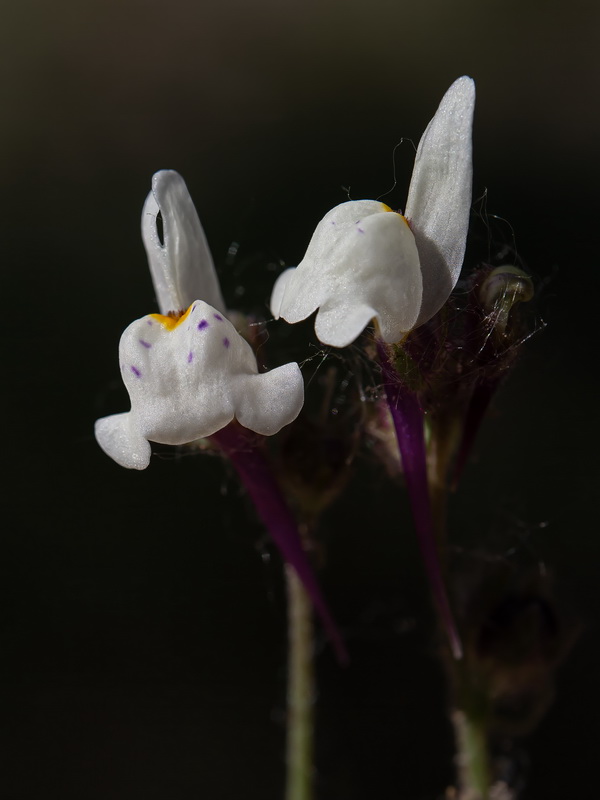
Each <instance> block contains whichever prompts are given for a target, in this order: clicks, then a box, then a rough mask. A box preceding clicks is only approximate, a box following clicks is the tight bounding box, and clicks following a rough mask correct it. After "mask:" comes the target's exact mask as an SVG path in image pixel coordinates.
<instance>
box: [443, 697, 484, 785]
mask: <svg viewBox="0 0 600 800" xmlns="http://www.w3.org/2000/svg"><path fill="white" fill-rule="evenodd" d="M452 724H453V725H454V732H455V736H456V746H457V753H456V765H457V769H458V785H459V795H458V797H459V800H488V797H489V789H490V783H491V775H490V763H489V755H488V738H487V731H486V724H485V716H482V715H478V714H470V713H469V712H468V711H465V710H463V709H456V710H455V711H454V712H453V713H452Z"/></svg>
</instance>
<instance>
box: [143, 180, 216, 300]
mask: <svg viewBox="0 0 600 800" xmlns="http://www.w3.org/2000/svg"><path fill="white" fill-rule="evenodd" d="M159 213H160V215H161V217H162V228H163V236H162V239H163V241H162V242H161V240H160V237H159V234H158V227H157V216H158V214H159ZM142 239H143V241H144V247H145V248H146V253H147V255H148V265H149V267H150V274H151V276H152V282H153V284H154V290H155V291H156V298H157V300H158V306H159V308H160V311H161V314H168V313H169V311H180V310H182V309H186V308H189V306H190V305H191V304H192V303H193V302H194V300H197V299H198V298H202V299H203V300H204V301H205V302H206V303H208V304H209V305H211V306H213V307H214V308H216V309H217V310H218V311H220V312H221V313H225V302H224V300H223V295H222V294H221V287H220V286H219V279H218V278H217V273H216V272H215V267H214V263H213V260H212V256H211V254H210V250H209V247H208V243H207V241H206V236H205V235H204V231H203V229H202V225H201V224H200V219H199V218H198V213H197V211H196V207H195V206H194V203H193V202H192V198H191V197H190V194H189V192H188V190H187V186H186V185H185V182H184V180H183V178H182V177H181V175H179V173H178V172H175V171H174V170H170V169H163V170H160V172H157V173H155V175H154V176H153V177H152V190H151V191H150V192H149V194H148V197H147V198H146V202H145V203H144V208H143V210H142Z"/></svg>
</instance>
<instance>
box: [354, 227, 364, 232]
mask: <svg viewBox="0 0 600 800" xmlns="http://www.w3.org/2000/svg"><path fill="white" fill-rule="evenodd" d="M356 230H357V231H358V232H359V233H364V231H363V229H362V228H357V229H356Z"/></svg>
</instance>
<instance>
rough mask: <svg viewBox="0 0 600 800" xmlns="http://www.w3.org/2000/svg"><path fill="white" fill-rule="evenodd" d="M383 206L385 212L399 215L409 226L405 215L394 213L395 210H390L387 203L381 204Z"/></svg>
mask: <svg viewBox="0 0 600 800" xmlns="http://www.w3.org/2000/svg"><path fill="white" fill-rule="evenodd" d="M381 206H382V208H383V210H384V211H391V212H392V214H398V216H399V217H400V218H401V219H403V220H404V222H406V224H407V225H408V220H407V219H406V217H405V216H404V214H401V213H400V212H399V211H394V209H393V208H390V207H389V206H387V205H386V204H385V203H382V204H381ZM408 227H409V228H410V225H408Z"/></svg>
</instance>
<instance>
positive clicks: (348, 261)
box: [271, 76, 475, 347]
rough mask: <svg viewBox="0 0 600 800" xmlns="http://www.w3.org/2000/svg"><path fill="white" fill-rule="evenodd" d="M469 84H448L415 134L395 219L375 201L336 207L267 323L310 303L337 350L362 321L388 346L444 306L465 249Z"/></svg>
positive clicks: (298, 316) (281, 282)
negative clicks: (401, 209)
mask: <svg viewBox="0 0 600 800" xmlns="http://www.w3.org/2000/svg"><path fill="white" fill-rule="evenodd" d="M474 104H475V85H474V83H473V81H472V80H471V78H468V77H466V76H465V77H462V78H459V79H458V80H457V81H455V82H454V83H453V84H452V86H451V87H450V89H448V91H447V92H446V94H445V95H444V97H443V99H442V102H441V103H440V106H439V108H438V110H437V112H436V114H435V116H434V117H433V119H432V120H431V122H430V123H429V125H428V126H427V129H426V130H425V133H424V134H423V136H422V138H421V141H420V143H419V147H418V149H417V155H416V158H415V166H414V170H413V174H412V179H411V182H410V188H409V192H408V200H407V202H406V211H405V214H404V216H402V215H401V214H397V213H394V212H393V211H392V210H391V209H390V208H389V207H388V206H386V205H385V204H384V203H380V202H378V201H376V200H353V201H350V202H347V203H342V204H341V205H339V206H336V207H335V208H333V209H332V210H331V211H329V213H328V214H326V215H325V217H324V218H323V219H322V220H321V222H320V223H319V224H318V225H317V228H316V230H315V232H314V234H313V237H312V239H311V241H310V243H309V245H308V249H307V251H306V254H305V256H304V258H303V259H302V261H301V262H300V264H299V265H298V267H296V268H295V269H294V268H292V269H288V270H286V271H285V272H283V273H282V274H281V275H280V276H279V278H278V280H277V282H276V283H275V286H274V287H273V294H272V296H271V311H272V313H273V315H274V316H275V318H276V319H278V318H279V317H283V318H284V319H285V320H287V321H288V322H292V323H293V322H300V321H301V320H303V319H306V317H308V316H310V315H311V314H312V313H313V312H314V311H316V310H317V309H319V311H318V314H317V317H316V320H315V332H316V334H317V337H318V338H319V339H320V341H321V342H323V343H324V344H329V345H332V346H334V347H345V346H346V345H348V344H350V343H351V342H353V341H354V340H355V339H356V338H357V336H359V335H360V333H361V332H362V331H363V329H364V328H365V326H366V325H368V324H369V322H370V321H371V319H373V318H376V319H377V322H378V324H379V328H380V332H381V337H382V338H383V340H384V341H386V342H389V343H392V342H397V341H399V340H400V339H401V338H402V337H403V335H404V334H405V333H406V332H407V331H410V330H411V329H412V328H414V327H415V326H416V325H421V324H423V323H424V322H427V320H428V319H431V317H432V316H433V315H434V314H435V313H437V311H439V309H440V308H441V307H442V306H443V305H444V303H445V302H446V300H447V299H448V296H449V294H450V292H451V291H452V289H453V288H454V286H455V285H456V282H457V280H458V276H459V274H460V270H461V267H462V262H463V258H464V253H465V246H466V238H467V229H468V226H469V212H470V206H471V185H472V145H471V130H472V124H473V108H474Z"/></svg>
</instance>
